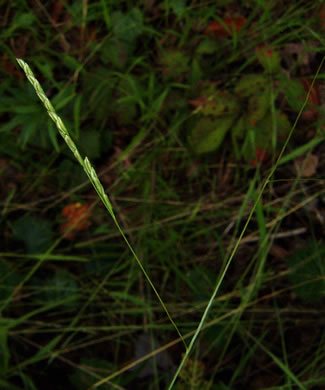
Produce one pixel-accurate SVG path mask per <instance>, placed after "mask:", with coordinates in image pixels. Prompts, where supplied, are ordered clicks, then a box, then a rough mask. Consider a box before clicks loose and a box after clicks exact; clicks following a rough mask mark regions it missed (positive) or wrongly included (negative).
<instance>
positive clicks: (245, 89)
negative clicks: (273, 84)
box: [234, 74, 270, 98]
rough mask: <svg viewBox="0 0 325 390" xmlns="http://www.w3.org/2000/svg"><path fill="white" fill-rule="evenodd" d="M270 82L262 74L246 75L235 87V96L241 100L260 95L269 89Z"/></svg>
mask: <svg viewBox="0 0 325 390" xmlns="http://www.w3.org/2000/svg"><path fill="white" fill-rule="evenodd" d="M269 86H270V81H269V80H268V78H267V77H266V76H264V75H262V74H248V75H246V76H243V77H242V78H241V79H240V80H239V81H238V83H237V85H236V86H235V89H234V91H235V94H236V95H238V96H240V97H241V98H247V97H249V96H251V95H255V94H260V93H262V92H263V91H264V90H265V89H269Z"/></svg>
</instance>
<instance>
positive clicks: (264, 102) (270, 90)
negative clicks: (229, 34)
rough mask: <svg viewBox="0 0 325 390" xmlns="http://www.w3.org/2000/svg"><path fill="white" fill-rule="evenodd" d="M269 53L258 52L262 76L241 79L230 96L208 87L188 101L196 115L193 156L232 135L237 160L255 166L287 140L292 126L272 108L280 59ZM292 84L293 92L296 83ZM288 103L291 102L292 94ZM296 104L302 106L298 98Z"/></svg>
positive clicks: (281, 114) (192, 131) (247, 76)
mask: <svg viewBox="0 0 325 390" xmlns="http://www.w3.org/2000/svg"><path fill="white" fill-rule="evenodd" d="M269 51H270V49H267V48H265V47H264V48H259V49H258V50H257V58H258V59H259V61H260V62H261V64H262V65H263V67H264V69H265V74H248V75H245V76H243V77H242V78H241V79H240V80H239V81H238V82H237V84H236V85H235V87H234V90H233V93H229V92H228V91H223V90H219V89H216V87H214V86H213V85H212V86H211V85H208V86H207V87H206V88H204V89H203V91H202V94H201V96H200V97H199V98H198V99H195V100H191V101H190V103H191V104H192V105H194V106H195V107H196V109H195V111H194V114H195V116H198V114H199V119H198V120H197V121H196V122H195V125H194V126H193V128H192V130H191V132H190V134H189V136H188V142H189V144H190V147H191V149H192V150H193V151H194V152H195V153H197V154H202V153H207V152H213V151H215V150H217V149H218V148H219V147H220V146H221V144H222V142H223V140H224V138H225V136H226V134H227V133H228V132H231V138H232V146H233V150H234V154H235V156H236V158H237V159H238V160H240V159H243V160H244V161H246V162H250V163H251V164H252V165H256V164H257V163H259V162H261V161H264V160H265V159H266V158H267V157H268V156H270V155H271V154H272V152H274V151H275V149H276V147H277V146H278V145H279V144H281V142H282V143H283V140H285V139H286V137H287V135H288V134H289V131H290V128H291V124H290V122H289V121H288V119H287V117H286V115H285V114H284V113H282V112H281V111H280V110H278V109H276V108H275V107H274V103H275V100H276V98H277V94H278V93H279V90H278V92H276V91H275V80H276V78H277V76H276V75H274V72H278V70H279V62H280V60H279V55H278V54H277V53H276V52H274V51H270V53H269ZM271 72H272V73H271ZM279 79H280V83H282V84H280V85H281V87H282V86H283V85H284V84H285V85H286V83H288V81H287V79H286V78H284V77H279ZM291 85H292V87H293V88H294V89H295V87H296V85H297V83H296V84H294V82H292V84H291ZM289 93H290V92H289ZM288 100H289V101H292V98H291V95H290V97H289V99H288ZM299 101H300V104H301V99H300V100H299Z"/></svg>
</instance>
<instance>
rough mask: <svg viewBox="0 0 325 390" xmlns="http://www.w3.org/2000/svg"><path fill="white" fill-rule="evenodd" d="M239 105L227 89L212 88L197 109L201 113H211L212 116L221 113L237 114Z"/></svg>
mask: <svg viewBox="0 0 325 390" xmlns="http://www.w3.org/2000/svg"><path fill="white" fill-rule="evenodd" d="M239 107H240V106H239V102H238V99H237V98H236V96H234V95H232V94H231V93H229V92H227V91H218V90H213V91H211V93H210V94H209V95H208V96H207V98H206V99H205V102H204V103H203V104H202V106H201V107H200V109H199V110H198V111H199V112H200V113H202V114H203V115H212V116H214V117H219V116H223V115H231V116H237V115H238V113H239V110H240V108H239Z"/></svg>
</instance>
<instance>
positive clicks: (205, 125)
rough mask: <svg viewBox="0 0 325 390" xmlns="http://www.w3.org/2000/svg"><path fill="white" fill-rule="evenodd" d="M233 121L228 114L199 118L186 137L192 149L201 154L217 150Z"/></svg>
mask: <svg viewBox="0 0 325 390" xmlns="http://www.w3.org/2000/svg"><path fill="white" fill-rule="evenodd" d="M233 121H234V119H233V118H232V117H229V116H227V117H220V118H213V119H211V118H207V117H203V118H201V119H199V121H198V122H197V123H196V126H195V127H194V128H193V130H192V132H191V134H190V136H189V138H188V142H189V144H190V146H191V148H192V149H193V151H194V152H195V153H198V154H201V153H208V152H213V151H215V150H217V149H218V148H219V146H220V145H221V143H222V141H223V139H224V137H225V135H226V133H227V131H228V130H229V129H230V126H231V125H232V123H233Z"/></svg>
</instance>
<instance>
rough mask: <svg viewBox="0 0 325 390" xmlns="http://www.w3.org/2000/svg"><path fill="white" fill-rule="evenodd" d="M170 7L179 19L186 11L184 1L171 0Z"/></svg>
mask: <svg viewBox="0 0 325 390" xmlns="http://www.w3.org/2000/svg"><path fill="white" fill-rule="evenodd" d="M170 7H171V9H172V10H173V12H174V13H175V14H176V15H177V16H178V17H179V18H181V17H182V16H183V15H184V12H185V10H186V0H173V1H171V2H170Z"/></svg>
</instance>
